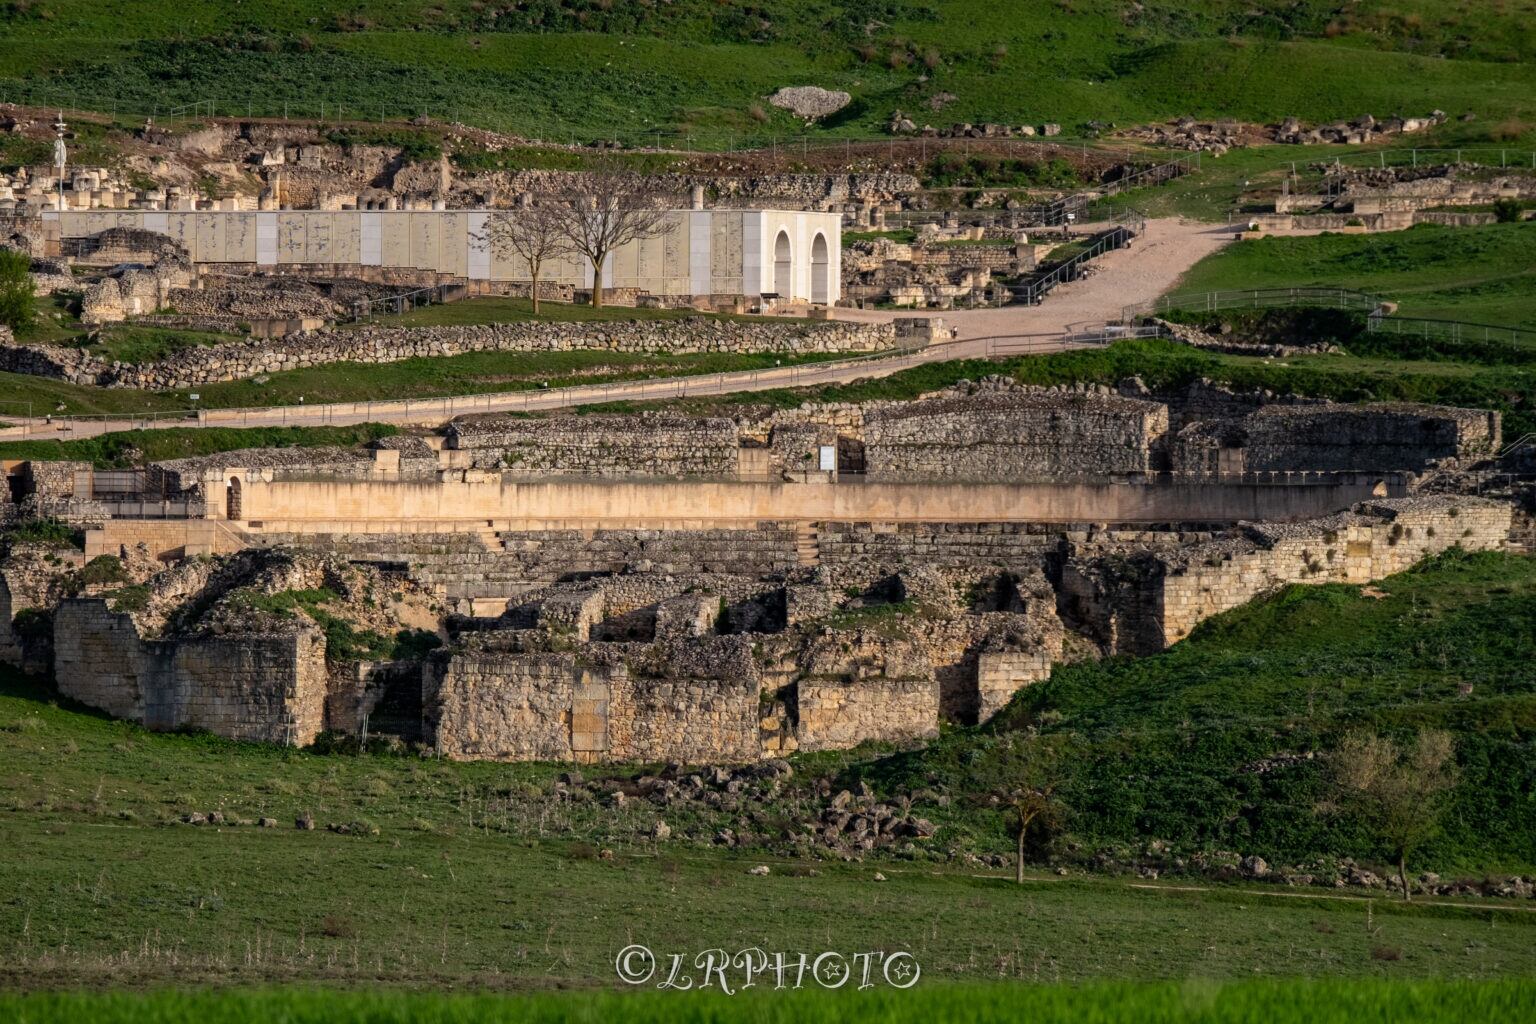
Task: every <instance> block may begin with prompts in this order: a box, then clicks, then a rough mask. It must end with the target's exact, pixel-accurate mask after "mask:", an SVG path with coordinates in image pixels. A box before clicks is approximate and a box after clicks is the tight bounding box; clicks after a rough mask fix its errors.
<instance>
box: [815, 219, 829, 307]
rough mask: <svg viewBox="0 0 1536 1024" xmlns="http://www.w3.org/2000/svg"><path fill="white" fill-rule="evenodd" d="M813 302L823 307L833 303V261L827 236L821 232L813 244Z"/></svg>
mask: <svg viewBox="0 0 1536 1024" xmlns="http://www.w3.org/2000/svg"><path fill="white" fill-rule="evenodd" d="M811 301H812V302H815V303H819V304H821V305H823V306H825V305H826V304H827V303H829V302H831V301H832V261H831V259H830V256H829V253H828V251H827V236H826V235H823V234H820V233H819V232H818V233H817V235H816V238H815V240H814V241H812V242H811Z"/></svg>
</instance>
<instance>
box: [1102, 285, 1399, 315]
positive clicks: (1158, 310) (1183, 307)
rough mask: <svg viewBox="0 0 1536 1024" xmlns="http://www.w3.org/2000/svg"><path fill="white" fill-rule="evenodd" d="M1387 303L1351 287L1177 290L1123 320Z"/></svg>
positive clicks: (1131, 310) (1369, 308) (1370, 307)
mask: <svg viewBox="0 0 1536 1024" xmlns="http://www.w3.org/2000/svg"><path fill="white" fill-rule="evenodd" d="M1384 305H1385V302H1384V300H1383V299H1382V298H1380V297H1379V296H1376V295H1369V294H1367V293H1365V292H1357V291H1351V290H1350V289H1348V288H1242V289H1232V290H1228V291H1215V292H1175V293H1173V294H1171V295H1164V296H1161V297H1160V298H1156V299H1153V300H1152V301H1151V302H1139V303H1136V304H1134V305H1130V306H1126V307H1125V309H1124V310H1123V311H1122V312H1121V317H1120V318H1121V320H1122V322H1124V323H1130V322H1132V321H1133V320H1135V319H1136V318H1137V317H1142V316H1162V315H1165V314H1167V313H1171V312H1174V311H1175V310H1179V311H1183V312H1189V313H1216V312H1219V311H1221V310H1224V309H1268V308H1272V307H1284V306H1314V307H1319V308H1323V309H1344V310H1359V311H1363V312H1366V313H1372V312H1374V311H1376V310H1378V309H1381V308H1382V307H1383V306H1384Z"/></svg>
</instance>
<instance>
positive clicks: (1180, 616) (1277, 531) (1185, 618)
mask: <svg viewBox="0 0 1536 1024" xmlns="http://www.w3.org/2000/svg"><path fill="white" fill-rule="evenodd" d="M1512 511H1513V510H1512V507H1511V506H1510V505H1509V504H1507V503H1502V502H1494V501H1487V500H1483V499H1479V498H1468V497H1417V498H1397V499H1383V500H1378V501H1369V502H1362V503H1360V504H1358V505H1356V506H1355V507H1354V508H1353V509H1352V510H1351V511H1349V512H1342V513H1338V514H1336V515H1333V516H1327V517H1325V518H1322V519H1314V520H1309V521H1307V522H1302V523H1259V524H1250V525H1249V526H1247V527H1246V528H1245V530H1244V533H1243V535H1241V536H1236V537H1229V538H1223V539H1221V540H1215V541H1211V542H1209V543H1206V544H1198V545H1195V546H1193V547H1190V548H1186V549H1183V550H1181V551H1178V552H1173V553H1160V554H1148V555H1143V556H1140V557H1134V558H1124V559H1121V558H1099V557H1088V558H1085V559H1069V560H1068V562H1067V564H1066V566H1065V567H1064V569H1063V576H1062V588H1061V589H1062V595H1061V604H1062V608H1063V611H1064V617H1065V618H1067V619H1068V620H1069V622H1076V623H1077V624H1078V625H1080V626H1082V627H1083V628H1085V629H1086V631H1087V632H1089V633H1090V634H1091V635H1094V636H1096V638H1097V639H1098V640H1099V641H1100V642H1101V643H1102V644H1104V646H1105V647H1106V648H1107V649H1109V650H1110V651H1111V652H1113V653H1121V654H1149V653H1153V652H1155V651H1158V650H1161V649H1162V648H1164V647H1166V646H1168V645H1170V644H1173V643H1176V642H1178V641H1179V640H1182V639H1183V638H1184V637H1186V636H1188V635H1189V633H1190V632H1191V631H1192V630H1193V629H1194V628H1195V626H1197V625H1199V624H1200V623H1201V622H1202V621H1204V620H1205V619H1207V618H1210V617H1211V616H1212V615H1218V614H1220V613H1221V612H1224V611H1228V610H1230V609H1232V608H1236V607H1238V606H1240V605H1243V604H1246V603H1247V602H1249V601H1252V600H1253V599H1254V598H1256V597H1259V596H1262V595H1263V594H1266V593H1268V592H1270V591H1272V590H1275V589H1277V588H1279V587H1282V586H1285V585H1286V584H1291V583H1366V582H1369V581H1371V580H1374V579H1380V578H1382V577H1384V576H1389V575H1391V574H1392V573H1397V572H1402V571H1403V570H1405V569H1408V568H1410V567H1412V566H1413V565H1415V564H1416V563H1417V562H1419V561H1420V560H1421V559H1423V558H1425V557H1426V556H1428V555H1433V554H1438V553H1439V552H1442V551H1445V550H1447V549H1448V548H1451V547H1454V546H1458V545H1459V546H1460V547H1463V548H1466V549H1468V550H1472V551H1496V550H1502V549H1503V548H1504V547H1506V545H1507V544H1508V541H1509V535H1510V524H1511V516H1512Z"/></svg>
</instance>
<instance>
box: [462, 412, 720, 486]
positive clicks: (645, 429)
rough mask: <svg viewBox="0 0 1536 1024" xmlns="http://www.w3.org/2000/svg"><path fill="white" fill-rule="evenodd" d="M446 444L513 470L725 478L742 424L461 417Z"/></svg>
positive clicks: (484, 464) (482, 462) (481, 463)
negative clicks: (464, 418) (463, 418)
mask: <svg viewBox="0 0 1536 1024" xmlns="http://www.w3.org/2000/svg"><path fill="white" fill-rule="evenodd" d="M446 447H448V448H449V449H455V450H460V451H467V452H470V453H471V454H470V465H471V466H473V467H474V468H477V469H504V470H505V471H506V472H507V473H508V474H511V475H523V474H527V475H530V476H535V477H539V478H541V479H542V478H548V477H551V476H574V477H629V476H648V477H695V476H696V477H723V478H726V479H732V478H734V477H736V475H737V466H738V452H739V450H740V444H739V442H738V440H737V435H736V425H735V424H734V423H733V422H732V421H731V420H728V419H723V418H704V417H692V416H554V417H550V418H547V419H537V420H533V419H516V418H505V419H499V418H498V419H489V420H483V419H482V420H470V421H455V422H453V423H451V424H449V426H448V434H447V443H446Z"/></svg>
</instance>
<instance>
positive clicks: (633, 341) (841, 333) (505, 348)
mask: <svg viewBox="0 0 1536 1024" xmlns="http://www.w3.org/2000/svg"><path fill="white" fill-rule="evenodd" d="M895 337H896V336H895V330H894V328H893V327H892V326H891V325H890V324H889V323H883V324H864V323H846V322H842V321H830V320H828V321H817V322H814V323H794V322H786V321H782V320H779V321H773V320H765V321H762V322H756V321H745V320H725V319H717V318H713V317H683V318H678V319H669V320H623V321H603V322H597V323H579V322H578V323H502V324H484V325H467V326H453V327H391V326H374V325H369V326H363V327H357V328H345V329H335V330H329V331H319V332H315V333H313V334H308V335H301V336H294V337H288V338H282V339H275V340H274V339H264V340H260V341H258V340H255V339H247V340H245V341H240V342H232V343H230V344H227V345H207V346H201V347H196V348H188V349H183V350H181V351H179V352H177V353H175V354H174V355H171V356H169V357H167V358H166V359H164V360H162V361H161V362H158V363H146V364H143V365H130V364H124V363H113V364H108V363H106V362H104V361H102V360H100V359H97V358H96V357H95V356H92V355H90V354H88V353H86V352H85V351H84V350H82V349H79V348H74V347H70V346H58V345H21V346H13V347H8V348H3V349H0V370H4V371H8V372H11V373H28V374H32V375H33V376H40V377H52V378H56V379H59V380H68V381H70V382H72V383H75V384H87V385H93V386H97V387H113V388H134V389H138V390H148V391H167V390H173V389H177V388H188V387H197V386H200V385H204V384H214V383H217V382H219V381H227V380H245V379H247V378H250V377H255V376H258V375H260V374H267V373H280V372H282V371H284V370H297V369H303V368H305V367H310V366H323V365H326V364H328V363H339V362H353V363H369V364H377V363H393V362H399V361H400V360H403V359H416V358H424V357H431V356H452V355H461V354H463V353H466V352H570V351H576V350H595V351H607V352H635V353H654V352H666V353H676V354H694V353H709V352H776V353H783V354H786V355H793V354H801V353H816V352H821V353H831V352H874V351H879V350H882V349H888V348H891V347H892V346H894V345H895Z"/></svg>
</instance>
